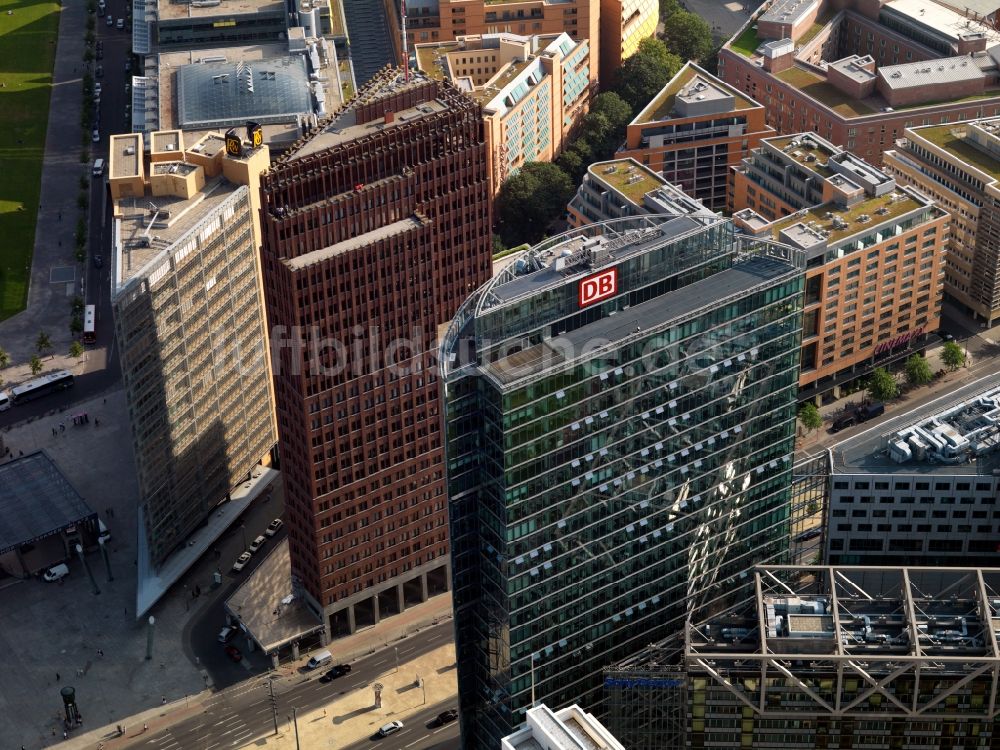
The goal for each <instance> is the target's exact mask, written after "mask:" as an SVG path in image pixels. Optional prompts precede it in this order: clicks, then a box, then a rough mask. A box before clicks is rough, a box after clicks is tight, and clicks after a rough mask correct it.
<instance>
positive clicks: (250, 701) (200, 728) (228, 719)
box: [126, 622, 458, 750]
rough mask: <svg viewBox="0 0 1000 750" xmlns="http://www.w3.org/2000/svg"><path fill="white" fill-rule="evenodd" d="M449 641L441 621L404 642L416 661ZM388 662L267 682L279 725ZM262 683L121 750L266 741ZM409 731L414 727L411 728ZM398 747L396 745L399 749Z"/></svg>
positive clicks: (181, 749)
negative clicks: (332, 675) (326, 676)
mask: <svg viewBox="0 0 1000 750" xmlns="http://www.w3.org/2000/svg"><path fill="white" fill-rule="evenodd" d="M452 637H453V626H452V623H451V622H444V623H441V624H440V625H436V626H434V627H431V628H427V629H425V630H422V631H420V632H418V633H416V634H414V635H412V636H410V637H409V638H408V639H407V643H408V644H409V645H410V646H412V647H413V649H414V650H413V652H412V653H413V656H414V657H416V656H419V655H421V654H424V653H427V652H428V651H431V650H433V649H435V648H438V647H439V646H441V645H442V644H445V643H448V642H449V641H451V639H452ZM392 660H393V657H392V655H391V653H387V652H386V651H385V650H383V651H380V652H377V653H375V654H372V655H371V656H367V657H365V658H364V659H359V660H357V661H356V662H354V663H353V664H352V665H351V666H352V667H353V670H352V671H351V673H350V674H349V675H346V676H344V677H341V678H340V679H337V680H334V681H333V682H330V683H326V684H324V683H321V682H320V681H319V677H320V675H321V674H322V672H323V670H316V671H315V672H309V673H304V674H302V675H296V677H295V678H293V682H292V683H291V684H289V683H288V682H287V681H285V680H280V679H276V680H273V683H274V698H275V706H276V712H277V716H278V722H279V725H283V724H286V723H287V722H288V721H289V718H290V717H291V715H292V709H293V708H296V709H298V710H299V711H301V712H307V711H311V710H313V709H316V708H321V707H323V706H325V705H327V704H328V703H329V702H330V701H331V700H333V699H334V698H336V697H337V696H339V695H343V694H345V693H347V692H349V691H352V690H359V689H368V686H369V685H371V684H372V683H373V682H375V681H376V679H377V678H378V677H379V675H382V674H385V671H386V669H389V668H391V664H392ZM268 681H269V677H268V676H260V677H255V678H253V679H251V680H247V681H246V682H244V683H242V684H241V685H239V686H236V687H234V688H231V689H230V690H226V691H223V692H221V693H219V694H218V695H216V696H215V697H213V698H211V699H210V700H209V701H207V702H206V704H205V710H204V711H203V712H202V713H201V714H198V715H197V716H193V717H191V718H189V719H185V720H183V721H180V722H178V723H177V724H175V725H174V726H172V727H169V728H168V729H165V730H161V731H158V732H152V731H151V732H150V733H149V734H148V735H140V736H139V737H136V738H135V739H133V740H132V741H131V742H129V743H128V744H127V745H126V747H130V748H145V749H146V750H187V749H188V748H199V750H213V748H216V747H219V748H221V747H234V746H240V745H249V744H250V743H251V742H253V740H254V738H257V737H264V736H267V735H269V734H271V733H272V732H273V731H274V718H273V713H272V709H271V702H270V698H269V696H268V689H267V683H268ZM447 707H448V706H444V707H443V708H447ZM434 708H437V707H434ZM443 708H437V710H436V711H433V712H432V711H431V709H428V712H427V718H426V721H430V719H431V718H432V717H433V716H436V715H437V713H439V712H440V711H442V710H443ZM414 726H415V727H416V726H420V725H419V724H414ZM452 726H453V727H454V729H451V730H450V731H452V732H455V733H456V736H457V732H458V728H457V726H456V725H454V724H453V725H452ZM331 731H333V730H331ZM428 734H429V731H428ZM445 734H446V732H441V733H440V734H439V735H430V736H432V737H434V738H435V741H441V740H443V739H444V737H443V735H445ZM407 736H408V735H407V734H404V733H400V734H399V735H396V737H395V738H390V739H392V741H393V742H396V741H397V740H399V739H402V738H405V737H407ZM415 739H417V737H416V735H411V736H409V741H410V742H412V741H413V740H415ZM372 745H375V743H372ZM372 745H365V746H366V747H368V746H372ZM377 746H378V747H379V748H380V750H389V748H393V747H397V745H395V744H383V743H378V744H377ZM403 746H404V745H399V747H403ZM421 747H436V745H433V744H430V745H422V746H421ZM441 747H446V746H441ZM455 747H457V745H455ZM412 748H416V745H413V746H411V748H407V750H412Z"/></svg>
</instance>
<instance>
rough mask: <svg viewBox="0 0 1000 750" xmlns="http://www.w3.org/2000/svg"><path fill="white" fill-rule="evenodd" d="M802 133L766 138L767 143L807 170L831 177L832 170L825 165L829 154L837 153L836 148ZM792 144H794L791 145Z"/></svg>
mask: <svg viewBox="0 0 1000 750" xmlns="http://www.w3.org/2000/svg"><path fill="white" fill-rule="evenodd" d="M803 135H806V134H802V133H798V134H795V135H787V136H778V137H776V138H766V139H764V143H767V144H769V145H771V146H773V147H774V148H776V149H778V150H779V151H781V152H782V153H783V154H785V156H787V157H788V158H789V159H792V160H793V161H795V162H796V163H797V164H799V165H800V166H802V167H805V168H806V169H808V170H811V171H813V172H815V173H816V174H818V175H820V176H821V177H824V178H825V177H832V176H833V174H834V172H833V170H832V169H830V168H829V167H827V166H824V164H825V163H826V162H828V161H829V160H830V157H831V156H834V155H835V154H837V153H839V150H838V149H833V148H830V146H828V145H827V144H826V143H825V142H823V141H821V140H819V139H817V138H805V137H803ZM793 144H794V145H793Z"/></svg>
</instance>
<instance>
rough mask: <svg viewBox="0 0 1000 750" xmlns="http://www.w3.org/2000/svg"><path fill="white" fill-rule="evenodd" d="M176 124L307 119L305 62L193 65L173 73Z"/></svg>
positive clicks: (200, 126)
mask: <svg viewBox="0 0 1000 750" xmlns="http://www.w3.org/2000/svg"><path fill="white" fill-rule="evenodd" d="M176 88H177V124H178V126H179V127H180V128H182V129H184V130H207V129H210V128H222V127H228V126H232V125H242V124H244V123H245V122H246V121H247V120H254V121H256V122H259V123H261V124H262V125H270V124H278V123H285V122H289V121H292V120H295V118H296V115H299V114H303V113H311V112H312V111H313V107H312V96H311V94H310V88H309V74H308V72H307V71H306V63H305V58H304V57H302V56H301V55H297V56H295V57H279V58H273V59H270V60H261V61H254V62H242V61H240V62H237V63H235V64H234V63H230V62H219V63H193V64H191V65H183V66H181V67H180V68H179V69H178V70H177V86H176Z"/></svg>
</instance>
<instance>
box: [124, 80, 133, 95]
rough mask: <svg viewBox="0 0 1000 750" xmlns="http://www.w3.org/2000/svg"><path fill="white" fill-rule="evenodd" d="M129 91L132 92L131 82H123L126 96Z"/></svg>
mask: <svg viewBox="0 0 1000 750" xmlns="http://www.w3.org/2000/svg"><path fill="white" fill-rule="evenodd" d="M131 93H132V84H131V83H126V84H125V96H128V95H129V94H131Z"/></svg>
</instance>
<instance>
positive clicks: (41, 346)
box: [35, 331, 52, 354]
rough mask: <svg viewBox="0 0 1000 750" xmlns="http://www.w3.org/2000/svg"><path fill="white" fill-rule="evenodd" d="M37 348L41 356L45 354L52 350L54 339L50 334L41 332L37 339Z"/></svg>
mask: <svg viewBox="0 0 1000 750" xmlns="http://www.w3.org/2000/svg"><path fill="white" fill-rule="evenodd" d="M35 348H36V349H37V350H38V353H39V354H44V353H45V351H46V350H48V349H51V348H52V339H50V338H49V334H47V333H46V332H45V331H39V332H38V338H36V339H35Z"/></svg>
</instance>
